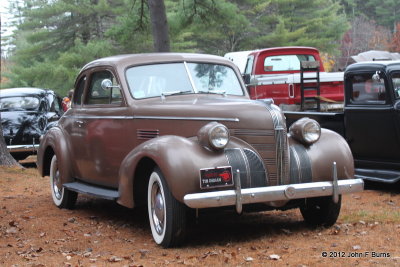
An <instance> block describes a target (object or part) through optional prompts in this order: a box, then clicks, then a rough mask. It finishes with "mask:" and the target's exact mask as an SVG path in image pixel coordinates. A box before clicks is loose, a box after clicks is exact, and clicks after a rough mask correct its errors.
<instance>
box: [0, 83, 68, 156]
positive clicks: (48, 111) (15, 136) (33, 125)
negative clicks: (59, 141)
mask: <svg viewBox="0 0 400 267" xmlns="http://www.w3.org/2000/svg"><path fill="white" fill-rule="evenodd" d="M0 112H1V125H2V128H3V136H4V139H5V141H6V144H7V148H8V150H9V151H10V153H11V155H12V156H13V157H14V158H15V159H16V160H22V159H25V158H26V157H27V156H29V155H32V154H36V152H37V149H38V148H39V142H40V141H39V138H40V136H42V135H43V134H44V133H45V132H46V131H47V130H48V129H49V128H50V127H52V126H54V124H55V123H56V122H57V121H58V119H59V118H60V116H61V115H62V109H61V99H60V98H59V97H58V96H57V95H56V94H55V93H54V92H53V91H51V90H44V89H39V88H12V89H3V90H0Z"/></svg>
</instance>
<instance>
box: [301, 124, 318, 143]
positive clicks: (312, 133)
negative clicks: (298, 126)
mask: <svg viewBox="0 0 400 267" xmlns="http://www.w3.org/2000/svg"><path fill="white" fill-rule="evenodd" d="M320 136H321V127H320V126H319V123H318V122H316V121H315V120H309V121H308V122H306V124H305V125H304V128H303V138H304V140H305V141H306V142H307V143H309V144H313V143H315V142H317V141H318V139H319V137H320Z"/></svg>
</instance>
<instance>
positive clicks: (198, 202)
mask: <svg viewBox="0 0 400 267" xmlns="http://www.w3.org/2000/svg"><path fill="white" fill-rule="evenodd" d="M336 168H337V167H336V162H333V164H332V182H314V183H303V184H289V185H278V186H268V187H256V188H245V189H242V188H241V184H240V173H239V170H237V171H236V173H235V175H234V181H235V190H224V191H215V192H205V193H194V194H187V195H185V196H184V198H183V201H184V202H185V204H186V205H187V206H188V207H190V208H194V209H201V208H215V207H224V206H236V211H237V212H238V213H241V212H242V207H243V204H252V203H265V202H272V201H280V200H292V199H301V198H312V197H323V196H332V199H333V201H334V202H335V203H337V202H338V201H339V195H342V194H349V193H355V192H360V191H363V190H364V182H363V180H362V179H346V180H338V178H337V169H336Z"/></svg>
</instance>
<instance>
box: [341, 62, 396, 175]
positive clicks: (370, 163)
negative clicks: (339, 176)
mask: <svg viewBox="0 0 400 267" xmlns="http://www.w3.org/2000/svg"><path fill="white" fill-rule="evenodd" d="M344 79H345V95H346V97H345V109H344V128H345V137H346V139H347V142H348V144H349V146H350V148H351V150H352V153H353V156H354V159H355V166H356V174H357V175H358V176H359V177H360V178H364V179H370V180H376V181H386V182H396V181H399V180H400V152H399V151H400V61H381V62H378V61H374V62H363V63H356V64H353V65H351V66H349V67H348V68H347V69H346V71H345V76H344Z"/></svg>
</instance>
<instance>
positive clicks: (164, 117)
mask: <svg viewBox="0 0 400 267" xmlns="http://www.w3.org/2000/svg"><path fill="white" fill-rule="evenodd" d="M64 117H65V118H74V119H106V120H135V119H143V120H195V121H232V122H239V121H240V120H239V118H218V117H177V116H176V117H175V116H71V115H68V116H64Z"/></svg>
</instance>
